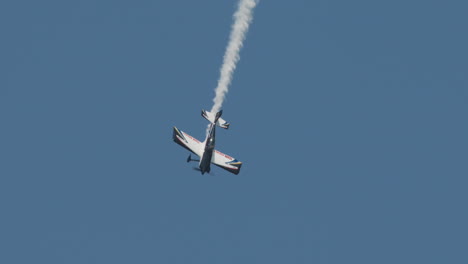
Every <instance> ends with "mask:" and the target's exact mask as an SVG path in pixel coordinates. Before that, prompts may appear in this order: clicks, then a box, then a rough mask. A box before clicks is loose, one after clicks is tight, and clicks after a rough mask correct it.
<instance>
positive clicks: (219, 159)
mask: <svg viewBox="0 0 468 264" xmlns="http://www.w3.org/2000/svg"><path fill="white" fill-rule="evenodd" d="M222 113H223V111H222V110H221V111H219V112H218V113H216V114H213V113H211V112H208V111H205V110H202V113H201V115H202V116H203V117H204V118H205V119H206V120H208V121H209V122H210V125H209V127H208V131H207V134H206V139H205V141H203V142H200V141H198V140H197V139H196V138H194V137H192V136H190V135H189V134H187V133H185V132H183V131H181V130H179V129H178V128H177V127H174V131H173V135H172V139H173V140H174V142H175V143H177V144H179V145H181V146H182V147H184V148H186V149H187V150H189V151H190V152H192V153H193V154H195V155H197V156H198V157H199V158H200V159H192V155H191V154H190V155H189V157H188V158H187V162H190V161H198V162H199V163H198V169H197V170H199V171H200V172H201V174H202V175H203V174H205V172H208V173H209V172H210V170H211V163H213V164H214V165H216V166H218V167H220V168H223V169H225V170H227V171H229V172H230V173H234V174H236V175H237V174H239V172H240V169H241V167H242V162H240V161H238V160H237V159H235V158H233V157H231V156H229V155H226V154H224V153H222V152H220V151H217V150H215V149H214V148H215V132H216V126H219V127H221V128H224V129H228V128H229V125H230V124H229V123H228V122H226V121H225V120H224V119H222V118H221V115H222Z"/></svg>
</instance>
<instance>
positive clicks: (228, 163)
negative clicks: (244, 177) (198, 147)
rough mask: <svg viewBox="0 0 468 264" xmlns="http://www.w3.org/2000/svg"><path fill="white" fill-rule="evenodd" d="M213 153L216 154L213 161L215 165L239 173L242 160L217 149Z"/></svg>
mask: <svg viewBox="0 0 468 264" xmlns="http://www.w3.org/2000/svg"><path fill="white" fill-rule="evenodd" d="M213 154H214V155H213V159H212V161H211V162H212V163H213V164H214V165H216V166H218V167H220V168H223V169H225V170H227V171H229V172H230V173H234V174H236V175H237V174H239V172H240V169H241V167H242V162H240V161H238V160H237V159H235V158H233V157H231V156H229V155H226V154H224V153H222V152H219V151H217V150H215V151H214V153H213Z"/></svg>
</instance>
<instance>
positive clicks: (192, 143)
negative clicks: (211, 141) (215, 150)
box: [172, 127, 203, 157]
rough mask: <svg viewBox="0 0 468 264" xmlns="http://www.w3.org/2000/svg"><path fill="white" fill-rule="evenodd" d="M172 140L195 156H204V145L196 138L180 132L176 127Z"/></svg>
mask: <svg viewBox="0 0 468 264" xmlns="http://www.w3.org/2000/svg"><path fill="white" fill-rule="evenodd" d="M172 139H173V140H174V142H175V143H177V144H179V145H181V146H182V147H184V148H186V149H187V150H189V151H190V152H192V153H193V154H195V155H197V156H199V157H201V156H202V154H203V144H202V143H201V142H200V141H198V140H197V139H196V138H194V137H192V136H190V135H189V134H187V133H185V132H183V131H181V130H179V129H178V128H177V127H174V132H173V134H172Z"/></svg>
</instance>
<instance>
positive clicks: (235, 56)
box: [211, 0, 258, 113]
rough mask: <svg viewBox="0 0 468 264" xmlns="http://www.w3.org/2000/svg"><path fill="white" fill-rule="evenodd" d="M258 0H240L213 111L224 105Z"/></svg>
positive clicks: (216, 90)
mask: <svg viewBox="0 0 468 264" xmlns="http://www.w3.org/2000/svg"><path fill="white" fill-rule="evenodd" d="M257 2H258V1H257V0H240V2H239V7H238V9H237V11H236V13H235V14H234V23H233V24H232V28H231V35H230V36H229V43H228V45H227V48H226V52H225V53H224V59H223V65H222V66H221V70H220V76H219V80H218V85H217V87H216V89H215V98H214V99H213V102H214V105H213V107H212V108H211V112H212V113H216V112H218V111H219V110H220V109H221V106H222V105H223V101H224V97H225V96H226V93H227V92H228V90H229V85H230V84H231V80H232V74H233V73H234V70H235V69H236V64H237V62H238V61H239V51H240V50H241V48H242V45H243V42H244V39H245V35H246V33H247V31H248V30H249V25H250V23H251V22H252V15H253V9H254V8H255V6H256V5H257Z"/></svg>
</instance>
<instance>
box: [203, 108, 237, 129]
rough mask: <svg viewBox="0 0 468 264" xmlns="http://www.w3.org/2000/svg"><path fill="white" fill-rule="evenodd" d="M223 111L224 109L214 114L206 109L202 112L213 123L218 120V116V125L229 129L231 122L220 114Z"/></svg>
mask: <svg viewBox="0 0 468 264" xmlns="http://www.w3.org/2000/svg"><path fill="white" fill-rule="evenodd" d="M221 113H222V111H220V112H218V113H216V114H213V113H211V112H208V111H205V110H202V112H201V115H202V116H203V117H204V118H205V119H206V120H208V121H210V122H211V123H214V122H215V121H216V118H218V121H217V122H216V125H217V126H219V127H222V128H224V129H228V128H229V125H230V124H229V123H228V122H226V120H224V119H222V118H221V117H220V116H221Z"/></svg>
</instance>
